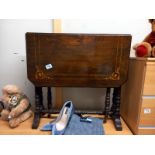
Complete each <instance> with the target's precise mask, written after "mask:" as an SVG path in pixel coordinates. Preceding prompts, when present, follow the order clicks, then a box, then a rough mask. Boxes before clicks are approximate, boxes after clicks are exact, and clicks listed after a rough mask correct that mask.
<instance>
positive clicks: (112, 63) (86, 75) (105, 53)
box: [26, 33, 131, 130]
mask: <svg viewBox="0 0 155 155" xmlns="http://www.w3.org/2000/svg"><path fill="white" fill-rule="evenodd" d="M130 46H131V35H118V34H117V35H113V34H67V33H26V52H27V74H28V79H29V80H30V81H31V82H32V83H33V84H34V86H35V115H34V120H33V124H32V128H34V129H35V128H37V127H38V125H39V121H40V118H41V117H42V115H43V114H45V113H48V114H51V113H52V112H54V109H53V108H52V92H51V87H96V88H97V87H104V88H107V92H106V98H105V110H104V109H103V113H104V114H105V118H104V121H105V122H106V120H107V118H108V117H109V116H110V117H111V118H112V119H113V121H114V125H115V127H116V130H122V125H121V121H120V93H121V86H122V84H123V83H125V82H126V80H127V73H128V62H129V53H130ZM42 87H47V90H48V91H47V103H48V106H47V108H44V103H43V94H42ZM111 88H114V92H113V97H112V103H113V104H112V107H111V109H110V99H111V97H110V90H111ZM75 104H76V103H75ZM76 112H77V113H81V112H80V111H76ZM87 113H88V111H87ZM96 113H97V112H96Z"/></svg>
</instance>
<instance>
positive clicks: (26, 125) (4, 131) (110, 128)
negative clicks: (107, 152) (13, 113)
mask: <svg viewBox="0 0 155 155" xmlns="http://www.w3.org/2000/svg"><path fill="white" fill-rule="evenodd" d="M93 116H95V115H93ZM96 117H101V116H96ZM102 117H103V116H102ZM50 120H51V119H49V118H41V122H40V125H39V127H42V126H43V125H44V124H45V123H47V122H49V121H50ZM32 121H33V118H30V119H29V120H27V121H25V122H23V123H22V124H20V126H19V127H17V128H15V129H11V128H10V127H9V126H8V122H5V121H2V120H0V135H50V134H51V133H50V132H46V131H40V130H39V128H38V129H31V125H32ZM121 121H122V127H123V131H116V130H115V128H114V125H113V122H112V120H111V119H109V120H107V123H105V124H104V130H105V134H106V135H132V132H131V131H130V130H129V128H128V127H127V125H126V124H125V123H124V121H123V120H121Z"/></svg>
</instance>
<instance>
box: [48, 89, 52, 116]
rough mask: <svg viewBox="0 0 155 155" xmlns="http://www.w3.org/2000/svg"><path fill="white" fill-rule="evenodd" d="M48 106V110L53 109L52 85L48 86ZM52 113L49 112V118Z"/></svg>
mask: <svg viewBox="0 0 155 155" xmlns="http://www.w3.org/2000/svg"><path fill="white" fill-rule="evenodd" d="M47 108H48V110H51V109H52V92H51V87H48V88H47ZM50 117H51V115H50V113H48V118H50Z"/></svg>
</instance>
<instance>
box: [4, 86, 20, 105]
mask: <svg viewBox="0 0 155 155" xmlns="http://www.w3.org/2000/svg"><path fill="white" fill-rule="evenodd" d="M21 94H22V91H21V90H20V88H18V87H17V86H16V85H6V86H5V87H4V88H3V89H2V97H1V101H2V102H3V104H4V105H5V106H6V107H8V106H9V105H15V104H16V103H17V100H18V99H19V97H20V95H21Z"/></svg>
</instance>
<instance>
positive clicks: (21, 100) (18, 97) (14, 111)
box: [0, 85, 33, 128]
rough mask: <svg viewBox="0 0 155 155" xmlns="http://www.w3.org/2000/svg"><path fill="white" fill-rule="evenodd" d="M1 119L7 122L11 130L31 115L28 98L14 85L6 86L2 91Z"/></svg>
mask: <svg viewBox="0 0 155 155" xmlns="http://www.w3.org/2000/svg"><path fill="white" fill-rule="evenodd" d="M0 103H1V107H2V108H1V109H2V111H1V114H0V116H1V119H2V120H5V121H8V122H9V126H10V127H11V128H15V127H17V126H18V125H19V124H20V123H22V122H23V121H25V120H27V119H28V118H30V117H31V116H32V114H33V112H32V110H31V104H30V102H29V99H28V97H27V96H26V95H25V94H24V93H23V92H22V91H21V89H20V88H19V87H17V86H16V85H6V86H4V87H3V89H2V97H1V98H0Z"/></svg>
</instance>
